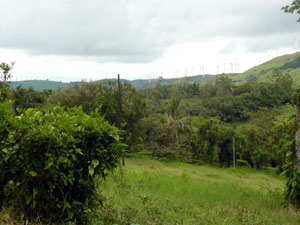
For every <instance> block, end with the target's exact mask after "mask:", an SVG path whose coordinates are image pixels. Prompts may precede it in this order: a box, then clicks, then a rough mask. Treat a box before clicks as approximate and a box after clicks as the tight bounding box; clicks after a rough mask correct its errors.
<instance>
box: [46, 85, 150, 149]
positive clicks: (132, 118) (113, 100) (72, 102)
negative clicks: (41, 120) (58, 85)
mask: <svg viewBox="0 0 300 225" xmlns="http://www.w3.org/2000/svg"><path fill="white" fill-rule="evenodd" d="M49 102H50V103H60V104H61V105H63V106H68V107H73V106H82V108H83V111H84V112H86V113H90V112H91V111H93V110H95V109H96V108H98V107H99V105H101V107H100V109H99V111H100V112H101V113H102V114H103V115H105V119H106V120H108V121H109V122H110V123H111V124H115V125H116V126H117V127H118V128H119V129H123V130H124V131H125V132H124V141H125V142H126V143H127V144H128V145H129V147H131V146H132V145H133V144H134V143H135V142H137V140H136V138H137V136H136V135H134V128H135V126H136V123H137V122H138V120H139V119H140V118H142V117H143V116H144V111H145V101H144V99H143V98H142V96H141V94H140V93H139V92H138V91H137V90H136V89H135V88H133V87H131V85H129V84H125V85H124V87H122V118H121V117H120V114H119V104H118V86H117V83H116V82H109V83H108V84H107V85H104V84H101V83H99V82H98V83H97V82H94V83H85V82H83V83H81V84H80V85H74V86H72V87H68V88H65V89H59V90H57V91H56V92H54V93H53V95H51V96H50V97H49Z"/></svg>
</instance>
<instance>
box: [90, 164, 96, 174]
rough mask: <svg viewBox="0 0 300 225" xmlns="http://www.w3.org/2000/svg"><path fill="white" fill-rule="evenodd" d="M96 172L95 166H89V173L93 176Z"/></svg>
mask: <svg viewBox="0 0 300 225" xmlns="http://www.w3.org/2000/svg"><path fill="white" fill-rule="evenodd" d="M94 172H95V170H94V168H93V167H92V166H89V174H90V175H91V176H93V174H94Z"/></svg>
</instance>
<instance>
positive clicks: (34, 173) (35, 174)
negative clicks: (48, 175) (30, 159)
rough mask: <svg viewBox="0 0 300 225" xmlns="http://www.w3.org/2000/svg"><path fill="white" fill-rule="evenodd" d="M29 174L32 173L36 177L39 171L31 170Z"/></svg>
mask: <svg viewBox="0 0 300 225" xmlns="http://www.w3.org/2000/svg"><path fill="white" fill-rule="evenodd" d="M29 174H30V175H31V176H33V177H36V176H37V173H36V172H34V171H29Z"/></svg>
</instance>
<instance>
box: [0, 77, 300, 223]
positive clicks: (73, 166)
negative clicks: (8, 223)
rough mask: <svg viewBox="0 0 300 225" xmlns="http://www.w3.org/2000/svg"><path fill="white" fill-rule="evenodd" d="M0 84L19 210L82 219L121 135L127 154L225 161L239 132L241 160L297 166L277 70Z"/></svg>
mask: <svg viewBox="0 0 300 225" xmlns="http://www.w3.org/2000/svg"><path fill="white" fill-rule="evenodd" d="M0 84H1V92H0V95H1V102H2V103H1V111H0V112H1V116H2V117H1V118H2V120H1V121H0V122H1V135H2V142H1V146H0V147H1V155H0V158H1V161H0V164H1V165H0V166H1V171H2V174H1V180H2V184H1V190H0V194H1V195H2V198H1V199H3V200H4V202H3V204H4V205H10V206H12V207H14V208H15V211H16V212H17V213H19V215H23V216H24V218H25V219H30V218H34V217H41V218H44V219H46V220H47V221H48V222H49V221H51V222H53V221H77V222H78V221H84V220H85V218H86V217H87V215H88V212H89V210H88V209H90V208H91V206H92V205H93V204H94V201H93V199H95V198H94V197H93V196H94V194H95V193H96V192H95V191H96V187H98V185H97V184H96V183H95V182H96V180H99V177H105V175H106V173H107V171H108V170H112V169H113V168H115V167H116V166H117V162H118V157H119V156H120V151H121V149H124V148H123V145H120V143H119V138H118V135H119V134H120V136H121V139H122V142H123V143H125V144H126V145H127V146H128V148H127V153H126V155H127V156H128V157H132V156H135V155H150V156H152V157H155V158H158V159H160V160H165V161H169V160H176V161H183V162H188V163H194V164H200V165H204V164H210V165H215V166H221V167H231V166H232V164H233V157H232V149H233V140H235V149H236V160H237V161H236V162H237V166H239V167H253V168H257V169H266V168H268V167H273V168H274V169H275V170H276V171H277V173H280V172H283V171H285V172H286V174H287V175H288V176H293V174H294V173H291V171H293V170H292V169H291V167H293V165H290V164H289V163H286V162H290V161H291V160H290V158H289V157H291V156H293V155H294V147H295V142H294V134H295V129H296V126H295V120H294V117H290V116H292V114H293V113H292V112H291V111H290V110H294V108H293V106H292V96H293V93H294V88H293V79H292V78H291V76H289V75H288V74H282V73H280V72H279V71H273V74H272V78H271V79H270V80H268V81H265V82H258V81H252V80H249V81H248V82H245V83H242V84H236V83H234V82H233V80H232V79H231V78H230V77H228V76H226V75H219V76H217V77H216V78H215V79H214V80H211V81H209V82H207V83H198V82H194V83H179V84H172V85H160V83H157V84H156V85H155V86H152V87H149V88H146V89H144V90H137V89H136V88H134V87H132V86H131V85H130V84H129V83H126V82H125V83H124V84H123V85H122V86H121V92H120V93H119V91H118V90H119V89H118V83H117V82H115V81H110V82H107V83H101V82H90V83H87V82H82V83H80V84H75V85H73V86H70V87H67V88H63V89H58V90H55V91H53V90H44V91H42V92H39V91H35V90H34V89H32V88H28V89H27V88H22V87H17V88H16V89H11V88H10V87H9V86H8V85H7V84H5V83H3V82H2V83H0ZM120 106H121V107H120ZM282 111H283V112H285V113H282ZM101 115H103V117H102V116H101ZM290 118H292V119H290ZM105 120H107V121H108V122H106V121H105ZM109 124H110V125H109ZM112 125H115V126H116V127H118V128H119V130H120V131H121V133H118V131H117V130H116V128H114V127H113V126H112ZM286 155H288V157H286ZM28 162H30V163H28ZM45 174H47V175H45ZM96 177H97V179H95V178H96ZM296 178H297V177H296ZM297 179H298V178H297ZM294 180H295V179H294ZM294 180H292V181H290V183H288V186H287V189H288V190H290V191H288V192H287V193H286V198H287V199H289V200H290V199H291V198H298V197H299V194H298V193H299V192H298V191H296V192H293V193H292V195H293V196H292V197H291V190H294V189H295V188H294V187H295V186H297V185H298V181H296V184H295V182H294ZM299 184H300V182H299ZM17 190H18V191H17ZM49 191H50V192H51V194H50V195H49V193H48V192H49ZM78 193H84V194H78ZM46 202H51V204H45V203H46ZM41 204H42V205H47V207H46V208H44V207H41ZM58 212H63V213H61V214H60V216H57V215H58ZM83 212H86V213H83ZM47 215H48V216H47ZM24 218H23V219H24Z"/></svg>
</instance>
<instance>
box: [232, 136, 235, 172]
mask: <svg viewBox="0 0 300 225" xmlns="http://www.w3.org/2000/svg"><path fill="white" fill-rule="evenodd" d="M232 142H233V143H232V150H233V157H232V158H233V168H235V138H233V140H232Z"/></svg>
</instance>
